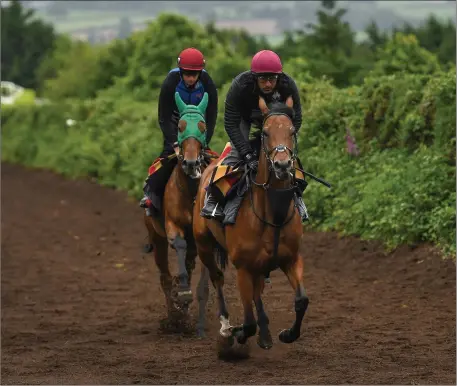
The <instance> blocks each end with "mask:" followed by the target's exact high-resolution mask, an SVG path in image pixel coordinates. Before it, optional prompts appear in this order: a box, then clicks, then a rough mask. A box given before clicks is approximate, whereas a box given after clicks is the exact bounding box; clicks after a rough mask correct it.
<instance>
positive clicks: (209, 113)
mask: <svg viewBox="0 0 457 386" xmlns="http://www.w3.org/2000/svg"><path fill="white" fill-rule="evenodd" d="M177 64H178V67H176V68H174V69H172V70H171V71H170V72H169V73H168V75H167V77H166V78H165V80H164V82H163V84H162V87H161V89H160V96H159V109H158V115H159V117H158V118H159V125H160V129H161V130H162V134H163V139H164V141H163V149H162V152H161V154H160V156H159V157H160V158H162V159H163V160H164V161H163V163H162V167H161V168H160V169H159V170H158V171H157V172H155V173H154V174H151V175H150V176H148V178H147V179H146V182H145V184H144V187H143V191H144V197H143V198H142V199H141V201H140V206H141V207H143V208H146V209H147V214H148V215H152V214H153V213H156V214H157V213H160V211H161V208H162V197H163V193H164V191H165V185H166V183H167V181H168V179H169V178H170V176H171V173H172V171H173V168H174V166H175V162H167V159H168V158H169V157H170V156H171V155H173V154H175V153H176V154H177V153H178V152H179V148H178V145H177V139H178V122H179V112H178V108H177V106H176V102H175V92H178V93H179V95H180V97H181V99H182V100H183V101H184V103H186V104H191V105H195V106H197V105H198V104H199V103H200V102H201V100H202V98H203V95H204V94H205V92H207V93H208V107H207V109H206V113H205V115H206V116H205V120H206V127H207V130H206V145H207V146H209V143H210V141H211V137H212V136H213V133H214V127H215V126H216V119H217V90H216V86H215V85H214V82H213V80H212V79H211V77H210V76H209V74H208V73H207V72H206V71H205V64H206V63H205V58H204V56H203V54H202V53H201V52H200V51H199V50H198V49H196V48H193V47H192V48H186V49H185V50H183V51H181V53H180V54H179V56H178V60H177ZM173 161H175V159H174V160H173Z"/></svg>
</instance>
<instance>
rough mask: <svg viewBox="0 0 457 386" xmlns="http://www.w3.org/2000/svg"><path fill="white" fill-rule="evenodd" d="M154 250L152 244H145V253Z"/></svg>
mask: <svg viewBox="0 0 457 386" xmlns="http://www.w3.org/2000/svg"><path fill="white" fill-rule="evenodd" d="M153 250H154V246H153V245H152V244H145V245H144V246H143V252H144V253H151V252H152V251H153Z"/></svg>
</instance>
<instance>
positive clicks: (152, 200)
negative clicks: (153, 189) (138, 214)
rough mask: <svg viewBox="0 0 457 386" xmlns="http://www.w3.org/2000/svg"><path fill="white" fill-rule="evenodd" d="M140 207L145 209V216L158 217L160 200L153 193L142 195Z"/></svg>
mask: <svg viewBox="0 0 457 386" xmlns="http://www.w3.org/2000/svg"><path fill="white" fill-rule="evenodd" d="M140 207H141V208H144V209H146V216H149V217H153V216H158V215H159V214H160V211H161V204H160V199H159V198H158V197H157V196H156V195H155V194H154V193H146V192H145V193H144V196H143V198H142V199H141V200H140Z"/></svg>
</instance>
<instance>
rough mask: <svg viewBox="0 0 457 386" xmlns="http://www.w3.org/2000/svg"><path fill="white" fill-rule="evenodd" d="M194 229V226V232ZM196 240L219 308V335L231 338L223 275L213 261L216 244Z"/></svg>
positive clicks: (197, 236)
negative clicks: (214, 290)
mask: <svg viewBox="0 0 457 386" xmlns="http://www.w3.org/2000/svg"><path fill="white" fill-rule="evenodd" d="M195 229H196V227H195V225H194V230H195ZM195 237H196V239H197V238H198V240H197V252H198V256H199V257H200V260H201V262H202V263H203V265H204V266H205V267H206V268H207V269H208V272H209V277H210V279H211V282H212V283H213V286H214V288H215V289H216V294H217V300H218V306H219V320H220V322H221V329H220V331H219V333H220V335H221V336H223V337H224V338H228V337H230V336H231V326H230V321H229V313H228V310H227V304H226V303H225V296H224V290H223V288H224V273H223V272H222V271H221V270H220V269H219V267H218V266H217V263H216V259H215V250H216V248H215V247H216V243H215V242H214V240H213V239H212V238H211V237H207V236H206V235H205V236H202V235H199V234H197V233H196V234H195Z"/></svg>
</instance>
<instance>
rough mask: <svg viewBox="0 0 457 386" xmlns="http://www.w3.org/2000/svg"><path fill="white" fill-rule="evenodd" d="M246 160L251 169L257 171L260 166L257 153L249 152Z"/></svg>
mask: <svg viewBox="0 0 457 386" xmlns="http://www.w3.org/2000/svg"><path fill="white" fill-rule="evenodd" d="M244 161H245V162H246V164H247V166H248V168H249V169H251V170H254V171H256V170H257V168H258V166H259V161H257V159H256V156H255V154H253V153H248V154H246V155H245V156H244Z"/></svg>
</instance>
